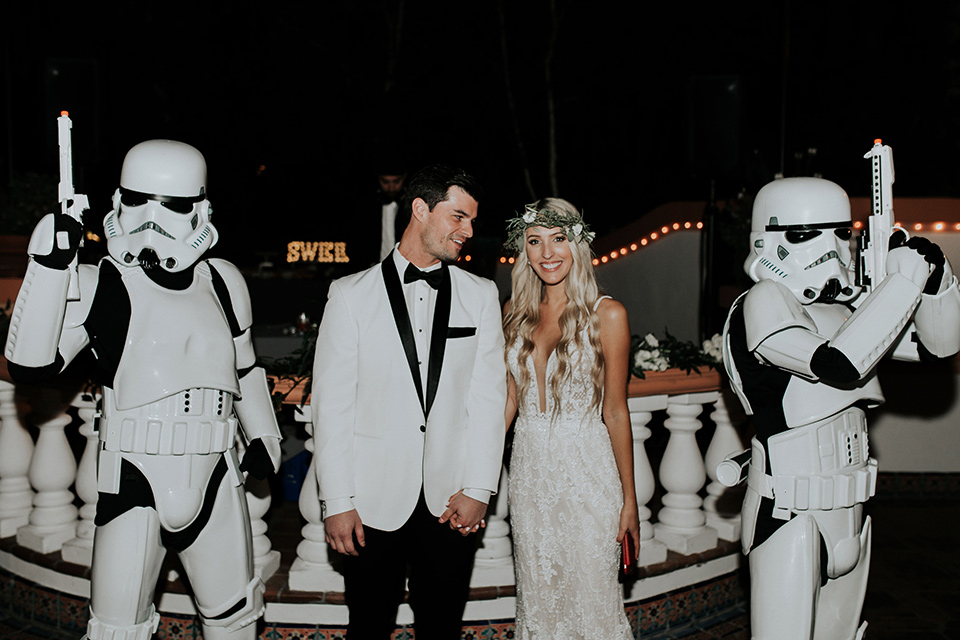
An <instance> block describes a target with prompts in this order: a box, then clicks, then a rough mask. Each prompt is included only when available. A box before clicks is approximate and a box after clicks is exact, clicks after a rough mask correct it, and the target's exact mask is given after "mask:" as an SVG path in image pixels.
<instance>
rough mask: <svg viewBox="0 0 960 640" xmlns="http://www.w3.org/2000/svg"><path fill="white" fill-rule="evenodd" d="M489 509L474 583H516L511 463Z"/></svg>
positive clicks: (495, 584)
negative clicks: (510, 519) (509, 478)
mask: <svg viewBox="0 0 960 640" xmlns="http://www.w3.org/2000/svg"><path fill="white" fill-rule="evenodd" d="M490 502H491V505H490V508H489V509H488V510H487V528H486V529H485V530H484V532H483V544H482V545H481V546H480V548H479V549H477V555H476V559H475V560H474V564H473V575H472V576H471V577H470V586H472V587H485V586H499V585H504V584H513V583H514V575H513V543H511V542H510V525H509V524H507V514H508V513H509V509H510V507H509V504H510V501H509V499H508V491H507V467H506V466H504V467H503V468H502V469H501V470H500V488H499V489H498V491H497V495H495V496H491V498H490Z"/></svg>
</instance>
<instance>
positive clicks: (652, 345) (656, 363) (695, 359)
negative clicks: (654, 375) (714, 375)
mask: <svg viewBox="0 0 960 640" xmlns="http://www.w3.org/2000/svg"><path fill="white" fill-rule="evenodd" d="M721 344H722V342H721V338H720V335H719V334H714V336H713V337H712V338H710V339H709V340H704V341H703V344H701V345H700V346H697V345H696V344H695V343H693V342H690V341H684V340H678V339H677V338H676V337H674V336H673V335H671V334H670V332H669V331H667V330H666V329H664V337H663V338H657V337H656V336H654V335H653V334H652V333H648V334H647V335H645V336H644V337H643V338H641V337H640V336H632V337H631V340H630V372H631V373H632V374H633V375H635V376H636V377H638V378H645V377H646V375H645V372H647V371H666V370H667V369H673V368H676V369H682V370H684V371H686V372H687V373H690V372H691V371H693V372H696V373H700V367H710V368H711V369H716V368H717V366H718V365H719V364H720V362H721V361H722V353H721Z"/></svg>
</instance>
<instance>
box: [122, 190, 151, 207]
mask: <svg viewBox="0 0 960 640" xmlns="http://www.w3.org/2000/svg"><path fill="white" fill-rule="evenodd" d="M120 202H121V204H123V205H124V206H127V207H140V206H143V205H145V204H147V196H145V195H143V194H140V193H124V194H121V195H120Z"/></svg>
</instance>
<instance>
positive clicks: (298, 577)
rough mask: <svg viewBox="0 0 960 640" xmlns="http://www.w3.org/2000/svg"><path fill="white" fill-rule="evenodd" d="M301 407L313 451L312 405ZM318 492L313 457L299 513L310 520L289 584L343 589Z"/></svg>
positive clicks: (301, 588)
mask: <svg viewBox="0 0 960 640" xmlns="http://www.w3.org/2000/svg"><path fill="white" fill-rule="evenodd" d="M298 410H299V411H298V414H297V421H298V422H305V423H307V424H306V429H307V434H308V435H309V436H310V437H309V438H307V441H306V442H305V443H304V447H305V448H306V450H307V451H309V452H311V453H313V450H314V449H313V448H314V442H313V424H312V421H311V417H310V407H309V406H305V407H299V408H298ZM318 496H319V488H318V487H317V470H316V457H313V458H312V459H311V460H310V467H309V468H308V469H307V474H306V477H305V478H304V481H303V487H302V488H301V489H300V513H301V515H303V517H304V519H305V520H306V521H307V524H305V525H304V527H303V529H302V530H301V533H302V534H303V540H301V541H300V544H298V545H297V559H296V560H294V561H293V565H292V566H291V567H290V577H289V582H288V584H289V586H290V589H292V590H294V591H343V576H342V575H340V574H339V573H337V571H336V570H335V569H334V568H333V566H332V565H331V564H330V557H329V555H328V552H329V548H328V545H327V541H326V532H325V529H324V527H323V518H322V517H321V513H320V498H319V497H318Z"/></svg>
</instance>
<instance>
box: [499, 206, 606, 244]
mask: <svg viewBox="0 0 960 640" xmlns="http://www.w3.org/2000/svg"><path fill="white" fill-rule="evenodd" d="M530 227H543V228H545V229H553V228H555V227H561V228H562V229H563V232H564V233H565V234H566V235H567V239H569V240H574V241H576V242H586V243H587V244H590V243H591V242H593V238H594V237H595V236H596V234H595V233H593V232H592V231H590V227H588V226H587V223H585V222H584V221H583V216H581V215H580V214H579V213H574V214H570V213H563V212H561V211H556V210H554V209H537V208H536V206H535V205H533V204H528V205H525V206H524V207H523V215H520V216H517V217H516V218H510V219H509V220H507V241H506V242H505V243H504V245H503V246H504V247H505V248H506V249H509V250H511V251H521V250H523V241H524V239H525V236H526V231H527V229H529V228H530Z"/></svg>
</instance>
